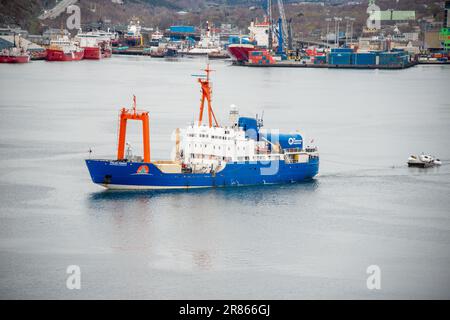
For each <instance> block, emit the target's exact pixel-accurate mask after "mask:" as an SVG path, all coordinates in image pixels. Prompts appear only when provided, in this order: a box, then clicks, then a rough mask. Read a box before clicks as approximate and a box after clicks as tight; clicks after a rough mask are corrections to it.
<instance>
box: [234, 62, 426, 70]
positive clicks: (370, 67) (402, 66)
mask: <svg viewBox="0 0 450 320" xmlns="http://www.w3.org/2000/svg"><path fill="white" fill-rule="evenodd" d="M233 64H234V65H237V66H244V67H251V68H318V69H324V68H325V69H358V70H373V69H379V70H403V69H408V68H411V67H414V66H416V65H417V64H418V62H416V61H412V62H409V63H405V64H393V65H380V64H379V65H337V64H307V63H301V62H298V61H281V62H277V63H273V64H255V63H248V62H246V63H241V64H239V63H233Z"/></svg>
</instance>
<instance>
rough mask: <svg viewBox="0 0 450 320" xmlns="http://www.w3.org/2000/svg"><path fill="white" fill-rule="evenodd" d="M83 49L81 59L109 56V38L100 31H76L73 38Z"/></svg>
mask: <svg viewBox="0 0 450 320" xmlns="http://www.w3.org/2000/svg"><path fill="white" fill-rule="evenodd" d="M75 39H76V40H77V41H78V42H79V44H80V47H81V48H83V49H84V57H83V59H88V60H100V59H102V58H109V57H111V54H112V50H111V38H110V36H109V34H107V33H105V32H100V31H89V32H82V31H81V30H80V31H79V32H78V34H77V36H76V38H75Z"/></svg>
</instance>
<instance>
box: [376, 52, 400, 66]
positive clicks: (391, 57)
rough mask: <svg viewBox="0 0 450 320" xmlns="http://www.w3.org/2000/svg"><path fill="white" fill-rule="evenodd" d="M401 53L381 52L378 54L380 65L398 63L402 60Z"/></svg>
mask: <svg viewBox="0 0 450 320" xmlns="http://www.w3.org/2000/svg"><path fill="white" fill-rule="evenodd" d="M401 61H402V59H401V55H399V53H397V52H392V53H391V52H383V53H381V54H380V64H381V65H390V64H391V65H398V64H401V63H402V62H401Z"/></svg>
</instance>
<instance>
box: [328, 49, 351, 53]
mask: <svg viewBox="0 0 450 320" xmlns="http://www.w3.org/2000/svg"><path fill="white" fill-rule="evenodd" d="M331 52H332V53H353V49H351V48H332V49H331Z"/></svg>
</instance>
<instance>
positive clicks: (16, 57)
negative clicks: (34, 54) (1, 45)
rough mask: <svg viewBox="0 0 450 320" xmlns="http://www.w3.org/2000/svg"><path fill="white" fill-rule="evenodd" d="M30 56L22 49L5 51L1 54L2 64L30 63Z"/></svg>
mask: <svg viewBox="0 0 450 320" xmlns="http://www.w3.org/2000/svg"><path fill="white" fill-rule="evenodd" d="M28 62H30V55H29V54H28V53H27V52H26V51H24V50H22V49H20V48H9V49H4V50H2V51H1V52H0V63H28Z"/></svg>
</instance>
